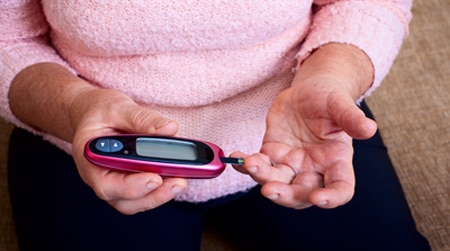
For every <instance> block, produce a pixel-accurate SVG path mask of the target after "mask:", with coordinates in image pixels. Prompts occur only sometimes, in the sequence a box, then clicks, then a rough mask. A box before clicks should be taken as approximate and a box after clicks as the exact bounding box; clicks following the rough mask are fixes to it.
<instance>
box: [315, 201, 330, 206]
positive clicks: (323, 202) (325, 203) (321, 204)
mask: <svg viewBox="0 0 450 251" xmlns="http://www.w3.org/2000/svg"><path fill="white" fill-rule="evenodd" d="M327 204H328V200H323V201H321V202H319V203H318V204H317V205H318V206H326V205H327Z"/></svg>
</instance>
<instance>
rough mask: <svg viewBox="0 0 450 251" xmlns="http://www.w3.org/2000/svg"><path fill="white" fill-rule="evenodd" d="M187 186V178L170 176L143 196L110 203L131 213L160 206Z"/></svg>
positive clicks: (120, 210) (122, 211)
mask: <svg viewBox="0 0 450 251" xmlns="http://www.w3.org/2000/svg"><path fill="white" fill-rule="evenodd" d="M186 187H187V180H186V179H182V178H168V179H165V180H164V182H163V184H162V185H161V186H159V187H157V188H156V189H154V190H153V191H151V192H149V193H147V194H146V195H145V196H143V197H141V198H137V199H134V200H116V201H110V202H109V203H110V205H112V206H113V207H114V208H116V209H117V210H118V211H119V212H121V213H123V214H126V215H130V214H135V213H138V212H143V211H147V210H151V209H154V208H156V207H159V206H161V205H163V204H165V203H167V202H169V201H170V200H172V199H173V198H174V197H175V196H176V195H177V194H179V193H180V192H182V191H183V190H184V189H185V188H186Z"/></svg>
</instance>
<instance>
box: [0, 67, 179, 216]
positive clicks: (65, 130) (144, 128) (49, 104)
mask: <svg viewBox="0 0 450 251" xmlns="http://www.w3.org/2000/svg"><path fill="white" fill-rule="evenodd" d="M8 98H9V105H10V108H11V111H12V112H13V114H14V115H15V116H16V117H17V118H18V119H20V120H21V121H22V122H23V123H24V124H27V125H28V126H30V127H33V128H35V129H36V130H38V131H42V132H45V133H48V134H51V135H53V136H55V137H58V138H60V139H62V140H65V141H67V142H72V154H73V158H74V160H75V163H76V165H77V168H78V172H79V174H80V176H81V178H82V179H83V180H84V182H86V183H87V184H88V185H89V186H90V187H91V188H92V189H93V190H94V192H95V193H96V194H97V196H98V197H99V198H100V199H103V200H105V201H107V202H108V203H109V204H110V205H111V206H113V207H114V208H116V209H117V210H118V211H120V212H122V213H124V214H134V213H137V212H140V211H145V210H149V209H152V208H155V207H158V206H160V205H162V204H164V203H166V202H167V201H169V200H171V199H172V198H174V196H175V195H176V194H177V193H179V192H181V191H182V190H183V189H184V188H185V187H186V186H187V181H186V180H185V179H181V178H170V179H169V178H168V179H162V178H161V176H159V175H158V174H154V173H125V172H117V171H110V170H107V169H105V168H101V167H98V166H95V165H93V164H91V163H90V162H88V161H87V160H86V159H85V157H84V153H83V151H84V146H85V144H86V143H87V142H88V140H89V139H91V138H93V137H98V136H103V135H107V134H108V135H109V134H120V133H142V134H161V135H166V136H171V135H175V134H176V133H177V130H178V125H177V123H176V122H175V121H173V120H169V119H166V118H164V117H162V116H161V115H160V114H159V113H157V112H155V111H152V110H149V109H147V108H144V107H141V106H139V105H138V104H136V103H135V102H134V101H133V100H132V99H131V98H130V97H128V96H127V95H125V94H124V93H122V92H119V91H115V90H110V89H100V88H97V87H94V86H92V85H91V84H89V83H88V82H86V81H85V80H83V79H81V78H79V77H78V76H76V75H74V74H73V73H72V72H70V71H69V70H68V69H66V68H65V67H63V66H61V65H58V64H55V63H39V64H35V65H31V66H29V67H27V68H25V69H23V70H22V71H21V72H19V73H18V74H17V76H16V77H15V78H14V79H13V81H12V82H11V86H10V87H9V95H8Z"/></svg>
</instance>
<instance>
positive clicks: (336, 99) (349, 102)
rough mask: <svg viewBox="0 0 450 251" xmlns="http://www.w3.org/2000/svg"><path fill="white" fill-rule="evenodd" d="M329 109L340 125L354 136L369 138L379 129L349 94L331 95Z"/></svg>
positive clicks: (356, 137)
mask: <svg viewBox="0 0 450 251" xmlns="http://www.w3.org/2000/svg"><path fill="white" fill-rule="evenodd" d="M328 110H329V111H330V115H331V116H332V117H333V119H334V120H335V121H336V123H337V124H338V126H339V127H341V128H342V129H343V130H344V131H345V132H346V133H347V134H348V135H349V136H350V137H352V138H355V139H368V138H370V137H372V136H373V135H374V134H375V133H376V131H377V124H376V122H375V121H373V120H372V119H369V118H367V117H366V116H365V114H364V112H363V111H362V110H361V109H359V107H358V106H357V105H356V103H355V101H354V100H353V99H352V98H351V96H349V95H345V94H339V93H334V94H332V95H330V97H329V102H328Z"/></svg>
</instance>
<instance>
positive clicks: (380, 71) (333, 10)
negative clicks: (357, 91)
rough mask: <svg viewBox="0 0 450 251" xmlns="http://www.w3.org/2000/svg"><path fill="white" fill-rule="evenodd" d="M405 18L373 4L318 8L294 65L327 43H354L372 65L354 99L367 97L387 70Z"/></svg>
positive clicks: (403, 31)
mask: <svg viewBox="0 0 450 251" xmlns="http://www.w3.org/2000/svg"><path fill="white" fill-rule="evenodd" d="M408 22H409V18H408V17H407V18H404V19H402V16H401V15H397V13H396V12H395V11H392V10H390V9H388V8H387V7H385V6H381V5H378V4H375V3H367V2H355V1H353V2H347V1H345V2H339V3H334V4H331V5H327V6H324V7H322V9H320V10H319V11H318V12H317V13H316V14H315V16H314V19H313V25H312V28H311V31H310V33H309V35H308V37H307V39H306V41H305V43H304V44H303V46H302V48H301V50H300V52H299V53H298V54H297V59H298V65H297V68H298V67H300V65H301V64H302V62H303V61H304V60H305V59H306V58H307V57H308V56H309V55H310V54H311V53H312V52H313V51H314V50H315V49H317V48H320V47H321V46H323V45H326V44H328V43H345V44H351V45H353V46H356V47H357V48H359V49H361V50H362V51H363V52H365V53H366V54H367V56H368V57H369V58H370V60H371V62H372V65H373V67H374V80H373V83H372V85H371V87H370V88H369V89H368V90H367V91H366V92H365V93H364V94H363V95H362V96H361V97H360V98H359V99H358V100H357V102H358V103H359V102H361V101H362V100H363V99H364V98H365V97H367V96H369V95H370V94H371V93H372V92H373V91H374V90H375V89H376V88H377V87H378V86H379V85H380V83H381V81H382V80H383V78H384V77H385V76H386V75H387V73H388V72H389V69H390V68H391V66H392V63H393V61H394V59H395V57H396V56H397V54H398V52H399V50H400V47H401V44H402V42H403V39H404V38H405V37H406V35H407V34H408Z"/></svg>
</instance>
